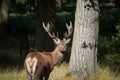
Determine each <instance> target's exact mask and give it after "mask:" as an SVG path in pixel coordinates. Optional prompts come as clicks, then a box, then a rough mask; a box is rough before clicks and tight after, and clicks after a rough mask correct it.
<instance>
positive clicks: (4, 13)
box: [0, 0, 9, 41]
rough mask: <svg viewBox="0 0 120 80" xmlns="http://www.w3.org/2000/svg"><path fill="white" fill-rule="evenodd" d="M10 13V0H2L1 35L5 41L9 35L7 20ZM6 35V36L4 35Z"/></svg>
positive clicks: (0, 14)
mask: <svg viewBox="0 0 120 80" xmlns="http://www.w3.org/2000/svg"><path fill="white" fill-rule="evenodd" d="M8 13H9V0H1V1H0V36H1V37H2V38H1V39H3V41H5V40H6V39H5V38H6V37H7V22H8ZM3 35H4V36H3Z"/></svg>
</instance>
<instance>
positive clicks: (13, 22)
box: [8, 12, 36, 36]
mask: <svg viewBox="0 0 120 80" xmlns="http://www.w3.org/2000/svg"><path fill="white" fill-rule="evenodd" d="M8 25H9V34H10V35H16V36H18V35H21V34H22V33H24V32H25V31H27V30H28V29H31V30H33V31H34V28H35V26H36V25H35V13H29V12H26V13H25V14H18V13H10V14H9V22H8Z"/></svg>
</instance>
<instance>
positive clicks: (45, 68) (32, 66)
mask: <svg viewBox="0 0 120 80" xmlns="http://www.w3.org/2000/svg"><path fill="white" fill-rule="evenodd" d="M42 25H43V28H44V29H45V31H46V32H47V33H48V35H49V36H50V37H51V38H52V39H53V42H54V43H55V44H56V47H55V49H54V50H53V51H51V52H45V51H43V52H29V53H28V54H27V56H26V58H25V61H24V67H25V70H26V73H27V80H48V79H49V76H50V73H51V72H52V71H53V69H54V67H55V66H56V65H58V64H61V62H62V61H63V58H64V55H63V51H66V49H67V44H68V43H70V41H71V38H70V36H71V35H72V31H73V27H72V22H71V21H70V24H69V25H68V24H67V23H66V27H67V32H66V34H65V37H64V38H63V39H60V38H59V37H58V36H55V34H54V32H51V29H50V27H51V26H50V24H49V22H48V23H47V25H45V23H44V22H43V23H42Z"/></svg>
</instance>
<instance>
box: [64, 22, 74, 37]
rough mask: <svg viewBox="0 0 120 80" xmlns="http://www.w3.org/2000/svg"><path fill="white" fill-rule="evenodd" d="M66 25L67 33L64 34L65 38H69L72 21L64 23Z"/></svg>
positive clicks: (71, 30)
mask: <svg viewBox="0 0 120 80" xmlns="http://www.w3.org/2000/svg"><path fill="white" fill-rule="evenodd" d="M66 27H67V33H66V34H65V38H69V37H70V36H71V34H72V32H73V26H72V22H71V21H70V25H68V24H67V23H66Z"/></svg>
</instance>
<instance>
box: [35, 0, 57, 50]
mask: <svg viewBox="0 0 120 80" xmlns="http://www.w3.org/2000/svg"><path fill="white" fill-rule="evenodd" d="M55 6H56V4H55V0H37V7H36V12H37V27H36V36H35V38H36V40H35V49H37V50H38V51H51V50H53V44H54V43H53V41H52V39H51V38H50V37H49V36H48V34H47V33H46V32H45V30H44V29H43V26H42V22H45V23H47V22H49V23H50V25H51V26H52V27H54V24H55Z"/></svg>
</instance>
